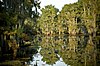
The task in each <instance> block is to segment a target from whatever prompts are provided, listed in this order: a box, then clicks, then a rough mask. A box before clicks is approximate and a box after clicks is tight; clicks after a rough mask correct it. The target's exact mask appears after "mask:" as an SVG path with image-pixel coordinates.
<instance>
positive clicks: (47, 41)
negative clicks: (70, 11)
mask: <svg viewBox="0 0 100 66" xmlns="http://www.w3.org/2000/svg"><path fill="white" fill-rule="evenodd" d="M34 42H37V44H39V47H40V48H39V49H38V53H37V54H35V55H33V60H32V61H30V62H29V63H28V64H29V65H30V66H98V65H99V63H98V62H99V60H98V58H97V55H98V49H99V48H97V45H98V44H99V43H98V41H96V40H95V38H94V37H92V36H67V35H61V36H37V37H36V38H35V41H34Z"/></svg>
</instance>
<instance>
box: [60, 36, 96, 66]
mask: <svg viewBox="0 0 100 66" xmlns="http://www.w3.org/2000/svg"><path fill="white" fill-rule="evenodd" d="M81 38H84V37H80V38H79V37H75V36H69V43H68V46H66V48H65V49H62V51H61V54H60V55H61V57H62V58H63V60H64V62H65V63H66V64H69V65H72V66H84V65H87V66H92V65H95V62H96V58H95V49H94V48H95V46H94V45H93V42H92V40H91V39H92V37H90V38H89V40H88V39H87V40H88V43H87V44H86V45H85V44H84V42H85V41H86V40H84V39H83V40H84V41H83V40H81ZM86 38H88V37H86ZM76 39H78V40H76ZM80 41H81V42H80ZM73 44H74V45H73ZM82 44H84V45H85V46H82ZM90 44H92V45H90ZM93 59H94V60H93ZM91 62H92V63H91Z"/></svg>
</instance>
